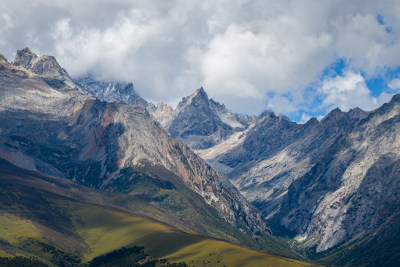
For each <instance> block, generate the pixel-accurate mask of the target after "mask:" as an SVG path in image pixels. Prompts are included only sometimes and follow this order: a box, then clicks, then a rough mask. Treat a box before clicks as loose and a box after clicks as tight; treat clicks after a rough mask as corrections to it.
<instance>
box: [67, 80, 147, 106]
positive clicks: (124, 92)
mask: <svg viewBox="0 0 400 267" xmlns="http://www.w3.org/2000/svg"><path fill="white" fill-rule="evenodd" d="M75 81H76V82H77V83H78V84H80V85H82V86H83V88H85V89H86V90H87V91H88V92H89V93H91V94H92V95H94V96H96V97H97V98H98V99H100V100H102V101H106V102H114V101H123V102H125V103H127V104H129V105H131V106H142V107H144V108H147V106H148V105H149V103H148V102H147V101H146V100H144V99H143V98H142V97H140V96H139V94H138V93H137V92H136V91H135V87H134V86H133V83H131V82H130V83H127V82H117V81H99V80H97V79H95V78H94V77H93V76H92V75H88V76H86V77H81V78H78V79H76V80H75Z"/></svg>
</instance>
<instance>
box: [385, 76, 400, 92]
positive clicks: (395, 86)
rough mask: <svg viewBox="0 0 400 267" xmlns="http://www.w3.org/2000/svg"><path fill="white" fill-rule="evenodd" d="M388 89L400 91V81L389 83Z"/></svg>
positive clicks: (395, 80)
mask: <svg viewBox="0 0 400 267" xmlns="http://www.w3.org/2000/svg"><path fill="white" fill-rule="evenodd" d="M388 87H389V88H390V89H392V90H396V89H400V79H398V78H397V79H393V80H391V81H390V82H389V83H388Z"/></svg>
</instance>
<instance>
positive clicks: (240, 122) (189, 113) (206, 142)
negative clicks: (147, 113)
mask: <svg viewBox="0 0 400 267" xmlns="http://www.w3.org/2000/svg"><path fill="white" fill-rule="evenodd" d="M156 117H157V116H156ZM162 124H164V127H165V129H167V131H168V132H169V133H170V134H171V136H172V137H174V138H175V139H177V140H180V141H182V142H184V143H185V144H187V145H188V146H189V147H191V148H193V149H205V148H209V147H212V146H214V145H216V144H218V143H220V142H222V141H223V140H226V139H227V138H228V137H229V136H230V135H232V134H233V133H235V132H237V131H243V130H245V129H246V128H247V126H248V124H247V122H246V121H245V120H244V119H243V118H242V117H240V116H238V115H237V114H233V113H232V112H230V111H229V110H228V109H227V108H226V107H225V106H224V105H221V104H220V103H218V102H216V101H214V100H212V99H209V98H208V96H207V93H206V92H205V91H204V89H203V88H200V89H198V90H196V91H195V92H194V93H193V94H192V95H190V96H188V97H185V98H183V99H182V101H181V102H180V103H179V104H178V106H177V108H176V109H175V110H174V111H173V113H172V117H171V118H170V119H169V120H168V121H166V122H163V123H162Z"/></svg>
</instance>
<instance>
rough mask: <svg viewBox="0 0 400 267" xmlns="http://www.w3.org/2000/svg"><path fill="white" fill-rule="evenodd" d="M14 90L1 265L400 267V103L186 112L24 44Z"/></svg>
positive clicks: (1, 65)
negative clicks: (28, 261) (293, 114)
mask: <svg viewBox="0 0 400 267" xmlns="http://www.w3.org/2000/svg"><path fill="white" fill-rule="evenodd" d="M0 97H1V99H2V100H1V101H0V114H1V116H0V171H1V173H0V183H1V189H0V190H1V195H2V196H1V197H0V201H1V203H0V211H1V214H0V222H1V227H2V229H1V230H0V257H6V256H16V255H23V256H24V257H26V258H29V257H33V258H35V259H37V260H38V261H39V262H40V263H42V264H46V265H49V266H52V265H60V266H61V265H62V264H64V265H82V264H90V261H92V260H94V259H96V257H102V255H103V256H104V255H108V256H107V257H110V258H111V257H112V255H114V254H115V253H117V254H118V253H123V252H126V251H125V250H124V249H126V248H128V249H133V250H132V251H134V248H135V247H134V246H140V247H144V250H145V251H146V253H148V254H149V255H151V256H154V257H156V258H157V260H158V262H157V264H159V265H160V264H161V265H162V261H165V262H164V263H165V264H167V262H168V264H187V265H190V266H192V265H194V266H203V265H204V263H206V264H210V265H211V266H224V265H226V266H244V265H247V266H259V265H262V264H265V263H267V264H269V266H314V263H309V262H315V264H329V265H341V266H342V265H343V266H344V265H350V266H358V265H362V266H396V264H400V243H399V242H398V239H399V238H400V236H399V233H400V231H399V229H400V208H399V207H400V196H399V194H400V178H399V177H400V176H399V170H400V168H399V167H400V165H399V164H400V145H399V144H400V95H395V96H394V97H393V98H392V100H391V101H390V102H389V103H386V104H384V105H383V106H381V107H379V108H377V109H375V110H372V111H368V112H367V111H363V110H361V109H359V108H355V109H351V110H349V111H348V112H343V111H341V110H340V109H338V108H336V109H333V110H332V111H331V112H329V114H327V115H326V116H325V117H324V118H323V119H321V120H320V121H319V120H317V119H316V118H312V119H310V120H309V121H308V122H306V123H304V124H301V123H296V122H293V121H290V120H289V119H288V118H286V117H285V116H283V115H276V114H275V113H274V112H272V111H268V110H267V111H265V112H263V113H262V114H261V115H259V116H242V115H239V114H235V113H233V112H231V111H230V110H229V109H228V108H227V107H225V105H224V104H220V103H219V102H217V101H215V100H213V99H210V98H209V97H208V95H207V93H206V91H205V90H204V89H203V88H202V87H201V88H200V89H197V90H196V91H194V92H193V94H191V95H190V96H187V97H184V98H183V99H182V101H181V102H179V104H178V105H177V107H176V108H173V107H171V106H169V105H168V104H166V103H158V104H156V105H155V104H153V103H151V102H148V101H146V100H145V99H143V98H142V97H140V96H139V94H138V93H137V92H136V91H135V88H134V85H133V84H132V83H125V82H117V81H98V80H96V79H95V78H94V77H92V76H86V77H82V78H79V79H76V80H74V79H72V78H71V77H70V76H69V75H68V73H67V71H66V70H64V69H63V68H62V67H61V66H60V65H59V64H58V62H57V61H56V59H55V58H54V57H52V56H38V55H36V54H34V53H32V52H31V51H30V50H29V49H28V48H25V49H22V50H18V51H17V55H16V57H15V60H14V62H12V63H9V62H8V61H7V59H6V58H5V57H3V56H1V55H0ZM171 240H174V241H171ZM241 246H247V247H250V248H246V247H241ZM46 248H47V250H46ZM254 249H258V250H254ZM138 251H139V250H138ZM140 251H141V250H140ZM215 251H217V252H215ZM108 253H114V254H108ZM140 253H142V252H140ZM143 253H144V252H143ZM143 253H142V254H140V255H141V256H140V257H142V259H141V260H142V261H140V260H139V261H140V264H143V263H145V260H149V259H150V256H146V257H144V256H143V255H144V254H143ZM128 254H129V253H128ZM128 254H127V255H128ZM129 255H130V254H129ZM104 257H106V256H104ZM132 257H133V256H132ZM143 257H144V258H143ZM285 257H288V258H285ZM97 260H99V259H97ZM308 261H309V262H308ZM0 264H1V261H0ZM139 266H140V265H139ZM183 266H184V265H183Z"/></svg>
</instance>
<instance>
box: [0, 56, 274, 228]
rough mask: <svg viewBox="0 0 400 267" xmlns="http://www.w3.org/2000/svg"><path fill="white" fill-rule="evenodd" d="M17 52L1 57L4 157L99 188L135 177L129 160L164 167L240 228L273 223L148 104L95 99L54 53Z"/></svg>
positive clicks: (168, 174)
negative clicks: (162, 125)
mask: <svg viewBox="0 0 400 267" xmlns="http://www.w3.org/2000/svg"><path fill="white" fill-rule="evenodd" d="M18 53H19V54H18V55H17V57H16V62H15V63H14V65H12V64H10V63H8V62H7V61H6V60H5V59H3V58H0V97H1V101H0V114H1V115H0V127H1V128H0V157H1V158H4V159H6V160H8V161H9V162H11V163H13V164H14V165H16V166H19V167H22V168H27V169H31V170H39V171H42V172H44V173H48V174H52V175H57V176H60V177H66V178H69V179H71V180H73V181H75V182H77V183H80V184H83V185H87V186H92V187H96V188H104V187H106V186H107V185H108V184H110V183H112V182H113V181H115V180H116V179H127V180H128V181H129V177H125V176H126V175H129V174H126V172H124V170H127V169H129V168H133V169H135V168H151V169H158V170H164V171H158V174H157V175H159V176H161V177H162V178H163V179H167V180H168V179H170V178H169V177H172V176H176V177H179V178H180V179H181V182H182V183H183V184H185V186H186V187H187V188H189V189H190V190H191V192H193V194H199V195H200V196H201V197H202V198H203V199H204V201H205V202H206V203H208V204H209V205H210V206H212V207H214V208H215V209H216V211H217V212H218V214H219V215H220V216H221V217H223V218H225V219H226V220H227V221H228V222H230V223H231V224H233V225H237V226H239V227H240V228H241V230H242V231H245V232H249V233H251V232H256V231H265V230H267V228H266V225H265V223H263V221H262V220H260V214H259V213H258V212H257V211H256V210H255V209H254V208H253V207H252V206H251V205H250V204H249V203H248V202H247V201H246V200H245V199H244V198H243V196H242V195H241V194H240V193H239V192H238V191H237V189H236V188H235V187H234V186H232V185H231V184H230V182H229V181H227V180H226V179H225V178H224V177H222V176H220V175H219V174H218V173H217V172H215V171H214V170H213V169H212V168H211V167H210V166H208V165H207V164H206V163H205V162H204V161H203V160H202V159H201V158H199V157H198V156H197V155H196V154H195V153H194V152H192V151H191V150H190V149H189V147H187V146H186V145H184V144H182V143H180V142H177V141H175V140H174V139H172V138H171V137H170V136H169V135H168V133H167V132H165V131H164V130H163V129H162V128H160V127H159V126H158V125H157V123H155V122H154V121H153V120H151V119H150V118H149V116H148V114H147V113H146V112H145V111H143V109H142V108H136V107H132V106H130V105H127V104H124V103H122V102H120V103H118V102H114V103H107V102H102V101H100V100H98V99H95V98H94V97H93V96H91V95H89V94H88V93H87V92H86V91H84V90H83V89H82V88H81V87H80V86H79V85H77V84H75V83H74V82H73V81H72V80H71V79H70V78H69V76H68V77H65V76H64V74H65V73H66V72H65V73H62V69H61V68H58V67H57V66H59V65H58V63H57V62H56V61H55V60H54V61H53V60H52V59H53V58H52V57H48V56H41V57H37V56H36V55H35V54H33V53H30V51H29V49H24V50H22V51H19V52H18ZM41 60H42V61H43V64H42V63H38V62H42V61H41ZM46 60H49V62H52V63H51V64H48V63H46V62H45V61H46ZM23 66H25V67H26V68H24V67H23ZM37 66H44V67H45V68H43V70H40V69H38V67H37ZM58 74H60V76H58ZM65 75H67V74H65ZM54 80H57V81H62V82H63V83H59V84H55V83H53V81H54ZM49 81H52V82H49ZM70 81H71V82H70ZM171 174H173V175H171ZM124 175H125V176H124ZM197 205H203V204H201V203H197Z"/></svg>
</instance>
